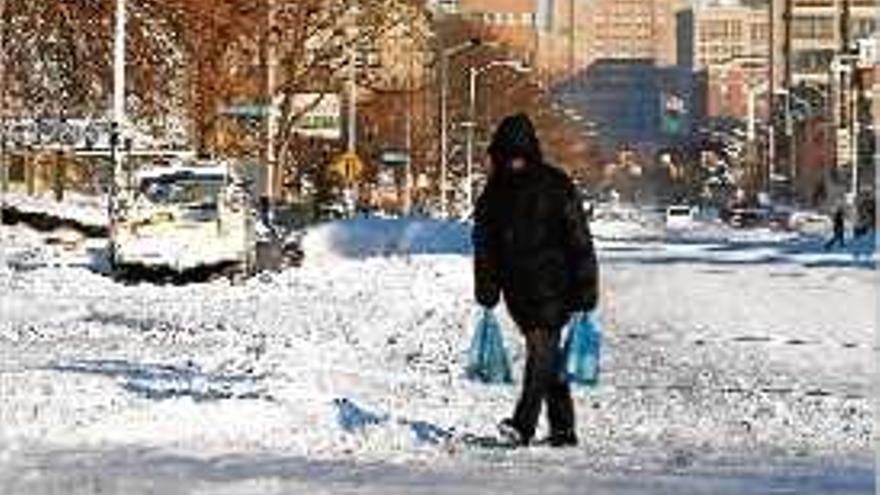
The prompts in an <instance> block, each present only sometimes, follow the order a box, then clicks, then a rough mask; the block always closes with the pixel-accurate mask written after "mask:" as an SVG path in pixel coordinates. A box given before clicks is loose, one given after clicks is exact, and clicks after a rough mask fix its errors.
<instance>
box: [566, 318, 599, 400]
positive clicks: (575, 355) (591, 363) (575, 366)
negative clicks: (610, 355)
mask: <svg viewBox="0 0 880 495" xmlns="http://www.w3.org/2000/svg"><path fill="white" fill-rule="evenodd" d="M601 342H602V333H601V329H600V327H599V322H598V321H597V318H596V314H595V313H594V312H593V313H576V314H575V315H574V316H573V317H572V319H571V321H570V322H569V324H568V331H567V335H566V338H565V344H564V345H563V353H564V356H565V361H564V363H563V373H564V375H565V380H566V381H567V382H568V383H576V384H578V385H589V386H593V385H596V383H598V381H599V350H600V346H601Z"/></svg>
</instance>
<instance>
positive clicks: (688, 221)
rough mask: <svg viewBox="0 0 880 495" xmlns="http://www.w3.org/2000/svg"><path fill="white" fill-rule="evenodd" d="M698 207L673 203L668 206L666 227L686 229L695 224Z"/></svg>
mask: <svg viewBox="0 0 880 495" xmlns="http://www.w3.org/2000/svg"><path fill="white" fill-rule="evenodd" d="M696 217H697V209H696V208H695V207H693V206H688V205H672V206H670V207H668V208H666V228H668V229H684V228H688V227H690V226H692V225H693V223H694V220H695V219H696Z"/></svg>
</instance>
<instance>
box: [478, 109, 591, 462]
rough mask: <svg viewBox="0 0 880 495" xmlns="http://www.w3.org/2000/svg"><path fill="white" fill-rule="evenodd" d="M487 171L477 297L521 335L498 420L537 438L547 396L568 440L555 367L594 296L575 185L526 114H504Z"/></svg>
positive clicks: (559, 438)
mask: <svg viewBox="0 0 880 495" xmlns="http://www.w3.org/2000/svg"><path fill="white" fill-rule="evenodd" d="M488 154H489V163H490V174H489V179H488V181H487V184H486V186H485V188H484V190H483V191H482V193H481V194H480V196H479V198H478V200H477V204H476V209H475V218H474V220H475V221H474V231H473V244H474V278H475V292H476V299H477V302H478V303H479V304H480V305H481V306H483V307H485V308H489V309H491V308H493V307H495V306H496V305H497V304H498V302H499V299H500V296H501V295H503V296H504V302H505V304H506V306H507V309H508V311H509V313H510V315H511V316H512V318H513V319H514V321H515V322H516V324H517V326H518V327H519V329H520V331H521V333H522V334H523V336H524V337H525V340H526V365H525V373H524V381H523V386H522V392H521V395H520V397H519V400H518V402H517V404H516V407H515V409H514V412H513V416H512V417H510V418H507V419H504V420H502V421H501V423H500V424H499V426H498V427H499V431H500V433H501V435H502V436H503V437H504V438H505V439H506V440H507V441H509V442H510V443H511V444H513V445H516V446H525V445H528V444H529V443H530V442H532V440H533V437H534V436H535V430H536V428H537V424H538V420H539V417H540V414H541V409H542V406H543V405H544V404H545V403H546V406H547V418H548V421H549V427H550V434H549V437H548V438H547V443H549V444H550V445H551V446H556V447H562V446H574V445H577V442H578V439H577V435H576V433H575V413H574V404H573V401H572V398H571V391H570V388H569V385H568V383H566V381H565V378H564V375H563V373H562V362H563V359H564V356H563V351H562V350H561V349H560V339H561V334H562V328H563V326H564V325H565V324H566V322H567V321H568V320H569V319H570V318H571V316H572V314H573V313H575V312H588V311H592V310H593V309H594V308H595V307H596V303H597V300H598V267H597V263H596V256H595V252H594V249H593V240H592V237H591V235H590V231H589V226H588V224H587V220H586V215H585V213H584V211H583V205H582V202H581V200H580V197H579V194H578V192H577V189H576V188H575V186H574V184H573V183H572V181H571V179H570V178H569V177H568V176H567V175H566V174H565V173H564V172H563V171H562V170H560V169H557V168H555V167H552V166H550V165H548V164H547V163H545V161H544V158H543V155H542V152H541V146H540V143H539V142H538V138H537V135H536V133H535V129H534V127H533V125H532V122H531V121H530V119H529V118H528V116H526V115H525V114H517V115H514V116H510V117H507V118H505V119H504V120H503V121H502V122H501V124H500V125H499V126H498V128H497V130H496V131H495V133H494V136H493V138H492V142H491V144H490V146H489V150H488Z"/></svg>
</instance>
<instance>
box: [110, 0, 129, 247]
mask: <svg viewBox="0 0 880 495" xmlns="http://www.w3.org/2000/svg"><path fill="white" fill-rule="evenodd" d="M125 1H126V0H116V22H115V30H114V33H113V121H112V122H111V123H110V161H111V162H112V165H113V173H112V176H111V181H110V197H109V198H108V200H107V209H108V217H109V220H110V238H111V241H112V240H113V237H114V236H115V232H116V210H117V206H118V201H119V198H118V196H119V190H120V184H119V180H120V179H121V178H122V155H121V153H119V143H120V140H121V134H122V132H123V130H124V129H125V124H126V121H125V24H126V12H125ZM110 245H111V253H110V256H111V260H112V259H113V258H114V253H113V252H112V246H113V245H114V243H113V242H111V243H110Z"/></svg>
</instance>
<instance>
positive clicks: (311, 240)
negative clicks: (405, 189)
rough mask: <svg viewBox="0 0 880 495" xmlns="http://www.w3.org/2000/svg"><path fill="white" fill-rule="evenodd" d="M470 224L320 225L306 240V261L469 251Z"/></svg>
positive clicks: (366, 221)
mask: <svg viewBox="0 0 880 495" xmlns="http://www.w3.org/2000/svg"><path fill="white" fill-rule="evenodd" d="M470 230H471V227H470V225H468V224H465V223H460V222H451V221H441V220H431V219H422V218H418V219H416V218H408V219H384V218H356V219H352V220H344V221H339V222H332V223H327V224H323V225H320V226H318V227H315V228H313V229H311V230H310V231H309V232H308V233H307V234H306V236H305V238H304V239H303V251H304V252H305V258H306V262H307V263H308V262H310V261H314V260H322V259H328V258H329V259H333V258H368V257H374V256H395V255H410V254H467V253H470V251H471V243H470Z"/></svg>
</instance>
